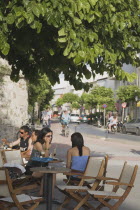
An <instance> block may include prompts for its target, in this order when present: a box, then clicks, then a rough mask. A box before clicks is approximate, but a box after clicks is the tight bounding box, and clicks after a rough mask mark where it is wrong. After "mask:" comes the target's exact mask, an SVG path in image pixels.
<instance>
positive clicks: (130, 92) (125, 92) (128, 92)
mask: <svg viewBox="0 0 140 210" xmlns="http://www.w3.org/2000/svg"><path fill="white" fill-rule="evenodd" d="M116 92H117V97H118V99H120V100H121V101H122V102H128V103H129V102H130V101H133V102H134V101H135V97H136V96H137V97H138V99H140V88H139V87H138V86H136V85H129V86H121V87H119V89H118V90H117V91H116Z"/></svg>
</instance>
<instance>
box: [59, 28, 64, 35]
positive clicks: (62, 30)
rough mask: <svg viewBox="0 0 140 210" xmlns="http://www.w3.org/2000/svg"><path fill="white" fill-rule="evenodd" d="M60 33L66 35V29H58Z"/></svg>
mask: <svg viewBox="0 0 140 210" xmlns="http://www.w3.org/2000/svg"><path fill="white" fill-rule="evenodd" d="M58 35H59V36H65V35H66V33H65V29H64V28H61V29H60V30H59V31H58Z"/></svg>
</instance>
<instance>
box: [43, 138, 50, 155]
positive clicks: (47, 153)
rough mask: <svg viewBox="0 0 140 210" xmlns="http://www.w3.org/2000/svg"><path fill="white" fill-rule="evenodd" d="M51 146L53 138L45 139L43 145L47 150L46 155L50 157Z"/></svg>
mask: <svg viewBox="0 0 140 210" xmlns="http://www.w3.org/2000/svg"><path fill="white" fill-rule="evenodd" d="M50 148H51V140H49V139H48V140H47V141H45V144H44V145H43V149H44V150H45V157H49V149H50Z"/></svg>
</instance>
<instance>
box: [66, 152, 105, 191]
mask: <svg viewBox="0 0 140 210" xmlns="http://www.w3.org/2000/svg"><path fill="white" fill-rule="evenodd" d="M94 158H98V159H101V160H102V159H104V161H105V164H104V170H103V171H104V172H103V176H106V173H107V165H108V158H109V156H108V155H105V156H103V157H102V156H101V157H94ZM87 165H88V162H87ZM93 167H94V166H93ZM86 168H87V166H86ZM85 170H86V169H85ZM73 172H75V171H74V170H73ZM76 172H78V171H76ZM79 173H81V174H84V173H85V175H86V174H87V172H83V173H82V172H79ZM63 181H64V182H65V183H66V184H67V185H79V183H80V180H79V181H78V180H71V179H63ZM91 184H92V182H91ZM83 185H85V186H86V185H88V186H89V188H90V180H86V181H85V182H84V183H83ZM101 189H102V190H103V185H102V188H101V187H100V190H101Z"/></svg>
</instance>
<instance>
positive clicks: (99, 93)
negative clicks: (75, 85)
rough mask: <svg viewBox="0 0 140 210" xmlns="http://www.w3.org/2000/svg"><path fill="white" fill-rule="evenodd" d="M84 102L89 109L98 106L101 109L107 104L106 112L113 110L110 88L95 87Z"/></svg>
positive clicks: (112, 97)
mask: <svg viewBox="0 0 140 210" xmlns="http://www.w3.org/2000/svg"><path fill="white" fill-rule="evenodd" d="M86 102H87V103H88V104H89V105H90V106H91V108H94V107H96V106H97V105H99V106H100V108H101V109H102V105H103V104H107V109H108V110H114V109H115V106H114V103H115V102H114V94H113V91H112V89H111V88H105V87H100V86H95V87H94V88H93V89H92V90H91V92H90V94H89V95H88V97H87V99H86Z"/></svg>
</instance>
